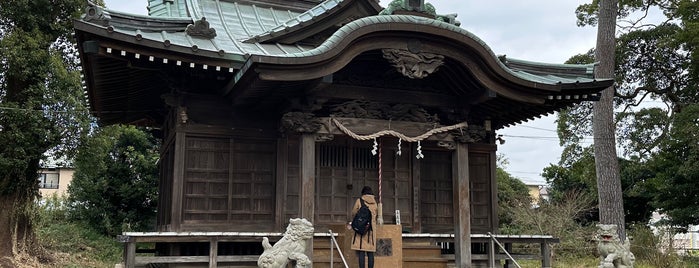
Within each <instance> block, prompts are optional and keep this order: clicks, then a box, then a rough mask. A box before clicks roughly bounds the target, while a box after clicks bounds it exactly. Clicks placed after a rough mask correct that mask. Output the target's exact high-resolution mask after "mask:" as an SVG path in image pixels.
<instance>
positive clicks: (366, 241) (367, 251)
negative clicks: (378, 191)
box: [351, 186, 378, 268]
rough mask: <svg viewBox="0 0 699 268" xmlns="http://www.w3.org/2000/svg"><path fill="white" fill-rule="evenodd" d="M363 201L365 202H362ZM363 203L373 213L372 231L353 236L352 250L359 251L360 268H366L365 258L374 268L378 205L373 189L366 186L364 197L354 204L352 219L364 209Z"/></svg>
mask: <svg viewBox="0 0 699 268" xmlns="http://www.w3.org/2000/svg"><path fill="white" fill-rule="evenodd" d="M362 201H363V202H362ZM362 203H364V205H366V206H367V207H368V208H369V211H371V225H370V229H369V230H368V231H367V232H366V233H365V234H361V235H360V234H359V233H356V232H355V234H354V235H353V236H352V247H351V248H352V250H355V251H357V257H358V258H359V268H364V267H365V266H364V257H365V256H367V257H368V264H369V266H368V268H374V252H376V232H375V231H374V230H376V227H375V226H376V216H377V215H376V211H377V208H378V206H377V203H376V198H374V193H373V191H372V190H371V187H369V186H364V188H362V196H361V197H360V198H357V201H356V202H354V207H353V208H352V219H354V216H355V215H356V214H357V212H359V208H361V207H362Z"/></svg>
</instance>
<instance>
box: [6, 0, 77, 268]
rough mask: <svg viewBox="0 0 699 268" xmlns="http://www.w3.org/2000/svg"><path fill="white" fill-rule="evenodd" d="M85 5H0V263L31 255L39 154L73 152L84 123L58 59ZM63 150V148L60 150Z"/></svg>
mask: <svg viewBox="0 0 699 268" xmlns="http://www.w3.org/2000/svg"><path fill="white" fill-rule="evenodd" d="M85 4H86V3H85V1H80V0H61V1H50V0H40V1H34V0H5V1H0V144H2V145H3V146H1V147H0V266H3V267H12V266H13V265H14V264H13V263H12V262H11V261H10V260H11V259H12V257H13V256H14V255H15V254H17V253H21V252H30V253H32V255H36V252H35V250H34V249H36V247H35V243H34V240H35V239H34V232H33V225H32V217H31V211H32V207H33V204H34V200H35V198H36V197H37V196H38V182H37V172H38V169H39V163H40V160H41V159H42V158H43V157H44V154H45V153H46V152H47V151H48V150H50V149H55V152H56V154H57V156H61V155H70V153H71V152H72V151H73V149H74V148H75V147H74V145H75V144H77V139H78V138H79V137H80V136H81V135H82V133H84V132H85V130H86V127H87V126H88V124H87V122H88V120H87V119H88V114H87V109H85V100H84V98H83V94H84V93H83V90H82V87H81V85H80V76H79V72H78V70H77V64H76V62H74V61H71V60H70V58H66V57H63V55H64V53H65V52H66V51H64V49H66V48H70V46H66V45H65V44H67V43H68V42H69V40H71V38H70V33H71V30H72V21H71V19H72V18H74V17H77V15H78V14H79V12H80V10H81V9H82V7H83V6H84V5H85ZM60 145H65V146H60Z"/></svg>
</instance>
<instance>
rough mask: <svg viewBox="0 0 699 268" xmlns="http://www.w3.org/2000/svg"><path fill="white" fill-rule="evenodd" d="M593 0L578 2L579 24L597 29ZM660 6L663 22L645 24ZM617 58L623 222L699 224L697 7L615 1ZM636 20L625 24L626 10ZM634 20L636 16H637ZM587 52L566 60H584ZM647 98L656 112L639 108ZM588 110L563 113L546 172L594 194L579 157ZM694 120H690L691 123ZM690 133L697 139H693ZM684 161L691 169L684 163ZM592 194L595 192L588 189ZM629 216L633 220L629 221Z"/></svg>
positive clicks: (688, 1)
mask: <svg viewBox="0 0 699 268" xmlns="http://www.w3.org/2000/svg"><path fill="white" fill-rule="evenodd" d="M598 4H599V0H593V1H591V3H590V4H585V5H581V6H580V7H579V8H578V9H577V11H576V15H577V16H578V23H579V25H595V24H596V22H597V16H598V12H599V10H598V9H599V7H598ZM652 9H658V10H660V11H662V12H663V14H664V15H665V16H666V17H667V20H666V21H664V22H660V23H654V22H652V23H647V22H644V19H645V16H643V15H644V14H646V12H648V11H650V10H652ZM619 11H620V12H619V17H618V22H619V23H618V25H620V26H621V27H620V33H621V34H620V35H618V37H617V47H616V59H615V64H616V68H615V70H616V71H615V78H616V82H617V83H616V87H615V88H616V92H615V97H616V98H615V102H614V103H615V108H616V112H617V114H616V122H615V124H616V126H617V133H616V137H617V143H618V144H619V146H620V147H621V148H622V149H623V155H622V156H623V157H624V158H625V160H621V161H620V165H621V169H622V171H621V175H622V178H621V180H622V188H623V189H624V207H625V210H626V215H627V220H628V221H631V222H633V221H644V220H645V219H647V217H648V216H649V212H650V209H653V208H658V209H660V210H662V211H664V212H666V213H668V214H669V215H670V216H671V223H672V224H676V225H679V226H685V225H687V224H696V223H699V216H696V215H693V214H695V213H694V211H696V210H697V209H699V205H696V204H699V197H697V196H699V192H696V191H693V190H692V189H696V188H697V186H699V185H696V184H695V183H694V181H696V180H697V178H698V176H699V175H697V174H699V170H697V169H696V168H694V167H693V166H695V163H697V159H696V156H693V154H694V152H695V151H696V150H695V148H694V147H696V146H694V144H697V141H696V139H695V138H694V137H693V136H692V135H693V133H697V131H698V130H699V129H697V128H698V127H697V124H698V123H697V122H696V120H695V119H696V118H697V117H698V115H697V114H696V111H695V109H694V108H692V107H694V106H696V105H697V103H699V53H698V52H697V48H699V15H698V14H699V2H697V1H693V0H678V1H669V0H661V1H647V0H620V1H619ZM634 12H635V13H636V14H639V15H641V16H640V19H638V20H636V19H633V20H631V18H632V17H634V16H635V15H634V16H630V15H631V14H632V13H634ZM635 17H638V16H635ZM590 54H591V53H590V52H588V53H587V54H583V55H577V56H574V57H573V58H571V60H570V61H569V63H589V61H587V60H589V59H590V57H588V55H590ZM646 100H652V101H654V102H655V103H661V105H656V106H657V107H648V106H647V105H646V106H642V107H638V105H639V103H641V102H642V101H646ZM590 111H591V105H588V104H583V105H580V106H577V107H573V108H571V109H568V110H565V111H562V112H561V113H560V115H559V120H558V130H559V137H560V139H561V145H563V146H564V150H563V154H562V155H561V160H560V162H559V165H558V166H552V167H549V168H547V171H546V172H545V173H546V174H548V175H547V177H548V178H550V179H551V180H555V182H554V188H560V189H559V190H565V189H570V188H573V189H580V188H584V187H589V188H590V189H594V188H596V187H595V184H593V183H592V182H594V178H593V177H588V176H587V175H586V174H593V175H594V173H590V171H594V169H592V168H588V169H585V168H584V167H585V166H586V165H592V164H593V163H594V162H593V161H592V159H585V157H586V156H585V154H586V153H587V151H588V150H589V149H586V145H584V143H585V142H586V141H587V140H586V137H589V136H590V135H591V133H592V132H591V128H592V124H591V120H592V118H591V112H590ZM693 119H694V121H692V120H693ZM694 135H696V134H694ZM686 163H690V164H686ZM589 192H590V193H593V191H589ZM634 219H635V220H634Z"/></svg>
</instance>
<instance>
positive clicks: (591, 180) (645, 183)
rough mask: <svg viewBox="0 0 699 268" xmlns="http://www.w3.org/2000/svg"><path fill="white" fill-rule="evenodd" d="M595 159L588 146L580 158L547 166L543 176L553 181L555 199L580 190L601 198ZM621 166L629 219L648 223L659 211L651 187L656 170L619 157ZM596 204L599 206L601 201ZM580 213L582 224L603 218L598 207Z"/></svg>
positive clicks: (582, 193)
mask: <svg viewBox="0 0 699 268" xmlns="http://www.w3.org/2000/svg"><path fill="white" fill-rule="evenodd" d="M594 162H595V160H594V155H593V153H592V150H591V148H590V147H588V148H585V149H584V152H583V153H582V155H581V157H580V158H579V159H578V160H576V161H573V162H571V163H569V164H558V165H550V166H548V167H546V168H544V173H543V174H542V176H543V177H544V178H546V181H547V182H548V183H549V184H550V187H551V188H550V189H549V195H550V197H551V202H552V203H559V202H564V201H565V199H566V198H567V197H568V195H569V193H571V192H575V193H580V194H581V195H585V196H587V197H589V198H590V199H591V200H598V195H597V187H596V186H597V179H596V174H595V165H594ZM619 167H620V175H621V176H620V178H621V188H622V197H623V202H624V209H625V211H624V215H625V222H627V223H634V222H640V223H645V222H648V220H649V219H650V216H651V213H652V212H653V211H654V210H655V206H654V205H653V203H652V201H653V199H654V196H655V192H654V190H653V189H652V188H651V187H649V186H650V185H649V183H650V181H651V180H652V177H653V171H652V170H651V169H650V167H649V165H648V164H647V163H644V162H639V161H633V160H627V159H623V158H619ZM594 205H595V207H597V202H595V203H594ZM580 216H581V218H579V219H577V220H578V222H579V223H581V224H586V223H590V222H592V221H599V211H597V210H596V209H595V210H590V211H587V212H586V213H585V214H581V215H580Z"/></svg>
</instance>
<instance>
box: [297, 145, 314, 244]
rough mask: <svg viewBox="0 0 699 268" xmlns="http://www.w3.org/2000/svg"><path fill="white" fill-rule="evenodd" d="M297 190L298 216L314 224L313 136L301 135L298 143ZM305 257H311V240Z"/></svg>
mask: <svg viewBox="0 0 699 268" xmlns="http://www.w3.org/2000/svg"><path fill="white" fill-rule="evenodd" d="M299 154H300V155H299V162H300V163H299V165H300V168H299V179H300V182H301V185H300V188H299V194H300V198H299V200H300V204H299V210H300V214H301V215H300V216H301V218H305V219H307V220H308V221H310V222H311V223H313V222H314V218H315V217H314V210H315V181H316V179H315V169H316V140H315V134H302V135H301V141H300V143H299ZM306 245H307V247H306V255H307V256H313V239H310V240H309V242H308V243H307V244H306Z"/></svg>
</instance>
